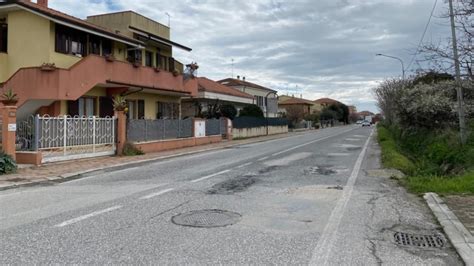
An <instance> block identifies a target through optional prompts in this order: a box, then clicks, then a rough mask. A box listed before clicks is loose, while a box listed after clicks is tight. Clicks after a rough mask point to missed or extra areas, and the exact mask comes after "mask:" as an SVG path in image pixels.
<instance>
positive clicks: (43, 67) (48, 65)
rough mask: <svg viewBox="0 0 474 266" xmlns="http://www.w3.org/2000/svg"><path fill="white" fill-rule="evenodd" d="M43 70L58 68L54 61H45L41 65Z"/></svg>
mask: <svg viewBox="0 0 474 266" xmlns="http://www.w3.org/2000/svg"><path fill="white" fill-rule="evenodd" d="M41 70H42V71H54V70H56V65H55V64H54V63H43V64H42V65H41Z"/></svg>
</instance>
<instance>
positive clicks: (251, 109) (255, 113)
mask: <svg viewBox="0 0 474 266" xmlns="http://www.w3.org/2000/svg"><path fill="white" fill-rule="evenodd" d="M239 116H252V117H264V116H263V111H262V109H261V108H260V107H258V105H255V104H249V105H246V106H245V107H244V108H242V110H240V113H239Z"/></svg>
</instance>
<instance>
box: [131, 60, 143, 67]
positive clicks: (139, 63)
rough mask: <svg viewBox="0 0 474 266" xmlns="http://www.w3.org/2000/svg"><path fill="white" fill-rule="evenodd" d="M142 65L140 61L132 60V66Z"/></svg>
mask: <svg viewBox="0 0 474 266" xmlns="http://www.w3.org/2000/svg"><path fill="white" fill-rule="evenodd" d="M141 65H142V62H140V61H134V62H133V67H140V66H141Z"/></svg>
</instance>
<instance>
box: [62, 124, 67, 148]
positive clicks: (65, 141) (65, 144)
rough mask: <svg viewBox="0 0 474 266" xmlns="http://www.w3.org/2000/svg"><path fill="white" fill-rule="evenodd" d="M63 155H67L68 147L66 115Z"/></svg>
mask: <svg viewBox="0 0 474 266" xmlns="http://www.w3.org/2000/svg"><path fill="white" fill-rule="evenodd" d="M63 130H64V132H63V155H66V147H67V115H64V126H63Z"/></svg>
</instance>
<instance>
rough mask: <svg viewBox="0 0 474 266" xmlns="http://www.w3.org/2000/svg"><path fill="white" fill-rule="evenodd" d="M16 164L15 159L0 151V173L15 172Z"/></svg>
mask: <svg viewBox="0 0 474 266" xmlns="http://www.w3.org/2000/svg"><path fill="white" fill-rule="evenodd" d="M16 169H17V165H16V162H15V160H13V158H12V157H11V156H10V155H8V154H5V153H3V152H0V175H4V174H11V173H14V172H16Z"/></svg>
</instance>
